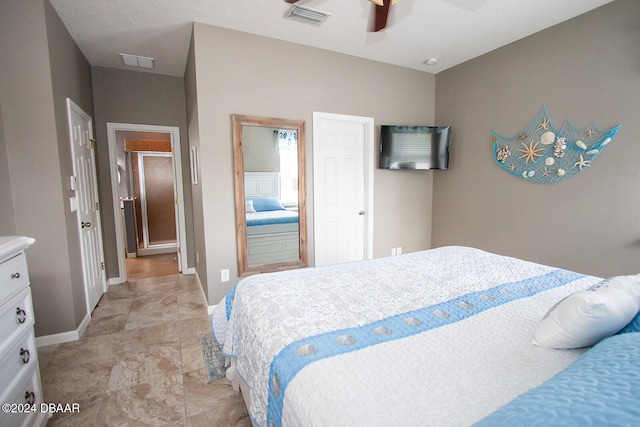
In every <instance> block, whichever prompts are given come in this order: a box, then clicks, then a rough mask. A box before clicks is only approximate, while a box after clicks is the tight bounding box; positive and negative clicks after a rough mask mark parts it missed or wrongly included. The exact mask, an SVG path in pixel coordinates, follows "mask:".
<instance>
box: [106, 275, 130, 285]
mask: <svg viewBox="0 0 640 427" xmlns="http://www.w3.org/2000/svg"><path fill="white" fill-rule="evenodd" d="M124 282H126V280H124V279H123V278H122V276H118V277H112V278H110V279H109V280H108V283H109V286H111V285H120V284H122V283H124Z"/></svg>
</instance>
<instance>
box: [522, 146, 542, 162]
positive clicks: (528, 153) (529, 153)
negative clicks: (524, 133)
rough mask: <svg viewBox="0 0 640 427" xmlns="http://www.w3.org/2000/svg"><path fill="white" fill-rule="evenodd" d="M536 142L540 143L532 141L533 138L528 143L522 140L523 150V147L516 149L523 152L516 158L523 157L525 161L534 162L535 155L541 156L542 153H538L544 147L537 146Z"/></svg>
mask: <svg viewBox="0 0 640 427" xmlns="http://www.w3.org/2000/svg"><path fill="white" fill-rule="evenodd" d="M538 144H540V142H536V143H534V142H533V140H532V141H531V142H530V143H529V145H526V144H525V143H524V142H523V143H522V146H523V147H524V150H523V149H518V151H519V152H521V153H523V154H522V156H520V157H518V159H523V158H524V161H525V163H529V161H531V162H535V161H536V158H537V157H541V156H542V154H540V152H542V151H544V148H542V147H538Z"/></svg>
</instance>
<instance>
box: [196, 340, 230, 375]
mask: <svg viewBox="0 0 640 427" xmlns="http://www.w3.org/2000/svg"><path fill="white" fill-rule="evenodd" d="M200 343H201V344H202V355H203V356H204V369H205V370H206V371H207V374H208V375H209V382H213V381H217V380H219V379H221V378H225V376H226V371H227V368H226V367H225V366H224V363H225V360H224V356H223V355H222V352H221V351H220V347H219V346H218V344H217V343H216V342H215V340H214V339H213V334H204V335H200Z"/></svg>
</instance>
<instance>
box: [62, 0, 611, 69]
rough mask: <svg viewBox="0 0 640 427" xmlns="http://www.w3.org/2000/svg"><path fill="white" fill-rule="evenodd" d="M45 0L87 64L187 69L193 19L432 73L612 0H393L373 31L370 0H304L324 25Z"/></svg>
mask: <svg viewBox="0 0 640 427" xmlns="http://www.w3.org/2000/svg"><path fill="white" fill-rule="evenodd" d="M50 1H51V4H52V5H53V7H54V8H55V9H56V11H57V12H58V14H59V15H60V18H61V19H62V21H63V22H64V24H65V26H66V27H67V29H68V30H69V32H70V33H71V36H72V37H73V39H74V40H75V41H76V43H77V44H78V46H79V47H80V49H81V50H82V52H83V53H84V54H85V56H86V57H87V59H88V60H89V62H90V63H91V65H94V66H101V67H109V68H123V69H134V68H131V67H127V66H125V65H123V64H122V61H121V59H120V56H119V55H118V54H119V53H127V54H134V55H141V56H146V57H152V58H155V69H154V70H151V71H152V72H155V73H160V74H168V75H173V76H183V75H184V70H185V64H186V59H187V52H188V48H189V43H190V38H191V27H192V24H191V23H192V22H194V21H195V22H202V23H205V24H209V25H215V26H218V27H224V28H230V29H234V30H239V31H244V32H248V33H253V34H258V35H262V36H267V37H272V38H276V39H281V40H287V41H291V42H295V43H300V44H304V45H308V46H314V47H318V48H322V49H328V50H332V51H336V52H341V53H345V54H348V55H353V56H358V57H362V58H367V59H372V60H375V61H380V62H385V63H389V64H395V65H399V66H402V67H406V68H412V69H416V70H421V71H425V72H429V73H438V72H440V71H443V70H446V69H447V68H450V67H453V66H455V65H457V64H460V63H462V62H465V61H467V60H469V59H472V58H475V57H477V56H479V55H482V54H484V53H486V52H489V51H491V50H494V49H496V48H498V47H501V46H504V45H506V44H508V43H511V42H513V41H516V40H518V39H521V38H523V37H526V36H528V35H530V34H533V33H535V32H538V31H540V30H543V29H545V28H548V27H550V26H552V25H555V24H558V23H560V22H563V21H566V20H568V19H570V18H573V17H574V16H577V15H580V14H582V13H585V12H587V11H589V10H592V9H595V8H596V7H599V6H601V5H604V4H606V3H609V2H611V1H612V0H399V1H398V3H397V4H395V5H393V6H392V7H391V12H390V18H389V24H388V27H387V29H385V30H383V31H381V32H379V33H371V32H367V28H368V21H369V18H370V13H371V3H370V2H369V0H300V2H299V4H301V5H304V6H308V7H312V8H315V9H320V10H323V11H325V12H328V13H330V14H331V17H329V19H328V20H327V21H326V22H325V23H324V24H323V25H322V26H320V27H316V26H313V25H309V24H304V23H300V22H296V21H292V20H289V19H285V18H284V16H285V15H286V13H287V12H288V10H289V9H290V8H291V5H289V4H287V3H285V2H284V1H283V0H50ZM549 48H550V49H552V48H553V46H550V47H549ZM432 57H433V58H437V59H438V63H437V65H426V64H425V63H424V61H425V60H426V59H428V58H432ZM136 69H137V68H136ZM138 70H142V69H138Z"/></svg>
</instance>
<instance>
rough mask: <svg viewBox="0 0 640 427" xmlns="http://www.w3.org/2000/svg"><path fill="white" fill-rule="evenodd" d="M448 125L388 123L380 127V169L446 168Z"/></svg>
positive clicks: (449, 130)
mask: <svg viewBox="0 0 640 427" xmlns="http://www.w3.org/2000/svg"><path fill="white" fill-rule="evenodd" d="M450 136H451V127H449V126H391V125H382V127H381V130H380V161H379V163H378V167H379V168H380V169H447V168H448V167H449V139H450Z"/></svg>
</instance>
